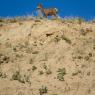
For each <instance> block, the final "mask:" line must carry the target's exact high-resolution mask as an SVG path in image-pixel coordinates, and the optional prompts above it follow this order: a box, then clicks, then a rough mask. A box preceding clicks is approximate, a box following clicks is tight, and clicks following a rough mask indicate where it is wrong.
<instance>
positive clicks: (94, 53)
mask: <svg viewBox="0 0 95 95" xmlns="http://www.w3.org/2000/svg"><path fill="white" fill-rule="evenodd" d="M0 95H95V23H90V22H81V23H80V22H77V21H68V20H67V21H65V20H47V19H31V20H25V21H24V20H21V21H19V20H9V21H1V22H0Z"/></svg>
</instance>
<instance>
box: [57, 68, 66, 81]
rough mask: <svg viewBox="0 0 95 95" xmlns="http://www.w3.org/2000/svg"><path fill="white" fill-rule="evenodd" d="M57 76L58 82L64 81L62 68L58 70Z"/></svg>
mask: <svg viewBox="0 0 95 95" xmlns="http://www.w3.org/2000/svg"><path fill="white" fill-rule="evenodd" d="M57 72H58V74H57V79H59V80H60V81H64V75H65V74H66V69H65V68H62V69H60V68H59V69H58V71H57Z"/></svg>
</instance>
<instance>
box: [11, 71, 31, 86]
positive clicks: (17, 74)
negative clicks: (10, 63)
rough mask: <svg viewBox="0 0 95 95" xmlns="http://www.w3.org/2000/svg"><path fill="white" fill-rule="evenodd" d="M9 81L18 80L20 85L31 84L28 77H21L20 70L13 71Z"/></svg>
mask: <svg viewBox="0 0 95 95" xmlns="http://www.w3.org/2000/svg"><path fill="white" fill-rule="evenodd" d="M11 80H18V81H19V82H21V83H25V82H28V83H29V84H31V82H30V76H28V75H26V74H24V75H22V74H21V72H20V70H18V71H15V72H14V73H13V75H12V79H11Z"/></svg>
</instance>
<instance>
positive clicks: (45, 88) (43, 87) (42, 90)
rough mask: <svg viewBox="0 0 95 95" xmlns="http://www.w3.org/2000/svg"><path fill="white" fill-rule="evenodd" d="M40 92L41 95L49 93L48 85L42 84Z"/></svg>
mask: <svg viewBox="0 0 95 95" xmlns="http://www.w3.org/2000/svg"><path fill="white" fill-rule="evenodd" d="M39 93H40V95H43V94H45V93H48V89H47V87H46V86H42V87H41V88H40V89H39Z"/></svg>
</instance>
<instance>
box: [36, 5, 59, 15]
mask: <svg viewBox="0 0 95 95" xmlns="http://www.w3.org/2000/svg"><path fill="white" fill-rule="evenodd" d="M37 8H38V9H40V10H41V12H42V13H43V15H44V16H45V17H47V16H57V12H58V11H57V10H56V9H55V8H49V9H44V8H43V6H42V4H38V7H37Z"/></svg>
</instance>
